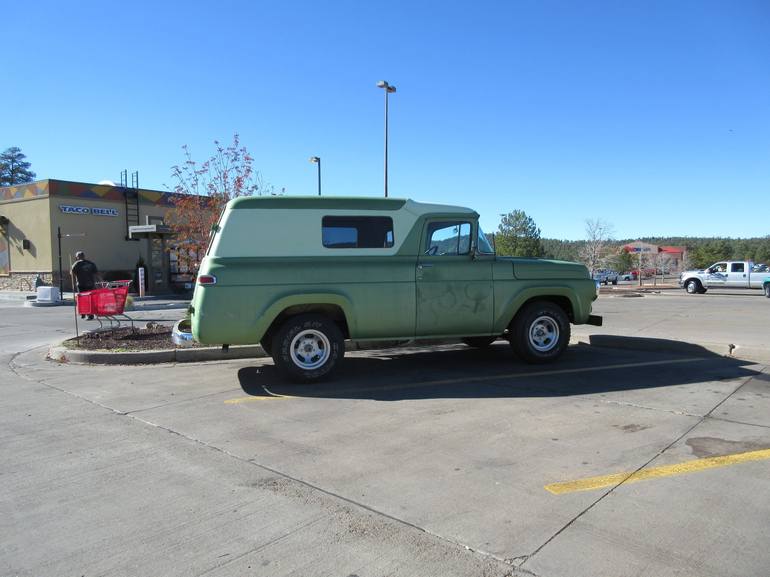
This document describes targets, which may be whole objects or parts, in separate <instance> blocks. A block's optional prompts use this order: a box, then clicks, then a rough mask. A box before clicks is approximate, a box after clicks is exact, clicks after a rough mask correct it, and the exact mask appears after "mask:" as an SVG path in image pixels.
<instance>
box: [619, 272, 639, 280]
mask: <svg viewBox="0 0 770 577" xmlns="http://www.w3.org/2000/svg"><path fill="white" fill-rule="evenodd" d="M638 278H639V275H638V274H637V272H636V271H635V270H630V271H627V272H624V273H623V274H621V275H620V280H636V279H638Z"/></svg>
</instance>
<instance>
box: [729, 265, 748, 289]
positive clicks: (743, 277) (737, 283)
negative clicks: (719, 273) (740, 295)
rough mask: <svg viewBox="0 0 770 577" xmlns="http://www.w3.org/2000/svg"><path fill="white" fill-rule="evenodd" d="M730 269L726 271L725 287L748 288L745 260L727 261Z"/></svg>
mask: <svg viewBox="0 0 770 577" xmlns="http://www.w3.org/2000/svg"><path fill="white" fill-rule="evenodd" d="M729 267H730V270H728V271H727V280H726V281H725V286H726V287H734V288H748V286H749V274H748V271H747V270H746V263H745V262H731V263H729Z"/></svg>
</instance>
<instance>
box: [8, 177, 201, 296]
mask: <svg viewBox="0 0 770 577" xmlns="http://www.w3.org/2000/svg"><path fill="white" fill-rule="evenodd" d="M174 197H175V194H174V193H170V192H162V191H157V190H147V189H134V188H125V187H120V186H111V185H103V184H89V183H85V182H69V181H64V180H53V179H48V180H39V181H37V182H30V183H27V184H21V185H17V186H7V187H0V290H34V288H35V281H36V279H38V277H39V279H40V280H42V281H43V282H44V283H45V284H48V285H53V286H59V285H60V283H61V285H62V286H63V288H64V290H65V291H66V290H71V288H72V286H71V282H70V275H69V269H70V266H71V264H72V262H73V261H74V254H75V252H76V251H78V250H82V251H84V252H85V253H86V258H87V259H89V260H91V261H93V262H95V263H96V266H97V267H98V268H99V271H100V273H101V274H102V275H103V277H105V278H106V279H107V280H116V279H118V278H133V277H134V271H135V270H136V268H137V265H138V264H139V263H140V261H141V262H142V263H144V265H145V267H146V272H147V278H146V287H147V292H149V293H156V294H161V293H165V292H169V291H170V290H172V289H174V288H177V287H180V286H183V285H184V283H185V282H188V283H189V282H190V280H191V277H190V275H189V274H187V271H186V270H179V267H177V263H176V258H175V256H176V255H175V252H174V251H169V250H168V248H169V246H167V245H168V243H169V242H170V236H171V235H170V230H169V229H168V227H167V226H165V225H164V222H165V220H166V214H167V213H168V211H169V210H170V209H171V208H172V207H173V199H174ZM59 255H61V258H60V256H59ZM60 271H61V276H60ZM134 288H135V287H134Z"/></svg>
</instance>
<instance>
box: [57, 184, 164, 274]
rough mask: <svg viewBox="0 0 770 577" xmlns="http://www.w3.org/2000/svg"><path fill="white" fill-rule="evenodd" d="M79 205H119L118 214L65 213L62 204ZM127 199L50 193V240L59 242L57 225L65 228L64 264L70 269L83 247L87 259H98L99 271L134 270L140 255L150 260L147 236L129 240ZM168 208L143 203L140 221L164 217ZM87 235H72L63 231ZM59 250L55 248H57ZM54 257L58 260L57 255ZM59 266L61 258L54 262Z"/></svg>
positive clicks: (103, 206) (95, 261) (109, 207)
mask: <svg viewBox="0 0 770 577" xmlns="http://www.w3.org/2000/svg"><path fill="white" fill-rule="evenodd" d="M62 205H64V206H78V207H81V206H82V207H88V208H90V209H93V208H106V209H116V210H117V211H118V215H117V216H100V215H95V214H72V213H64V212H62V210H61V208H60V207H61V206H62ZM125 209H126V207H125V203H122V202H114V201H104V200H93V199H84V198H71V197H64V196H61V197H59V196H53V197H51V203H50V219H51V242H52V243H53V245H54V246H55V245H56V242H57V239H56V233H57V227H59V226H61V230H62V236H63V238H62V267H63V269H64V271H65V274H66V271H67V270H68V269H69V267H70V266H71V263H72V262H73V261H74V258H75V252H76V251H78V250H82V251H84V252H85V253H86V258H87V259H88V260H91V261H93V262H94V263H96V266H97V267H98V268H99V270H100V271H108V270H133V269H134V267H135V265H136V262H137V260H138V259H139V257H140V256H141V257H142V258H143V259H144V260H145V261H147V260H148V253H147V242H148V241H147V240H139V241H127V240H126V239H125V237H126V213H125ZM167 210H168V209H167V208H166V207H163V206H157V205H151V204H140V208H139V218H140V223H141V224H144V223H145V218H146V217H147V216H151V217H160V218H162V217H163V216H164V215H165V213H166V211H167ZM66 234H71V235H80V234H85V236H69V237H66V236H64V235H66ZM54 250H56V249H54ZM54 260H57V259H56V258H55V259H54ZM54 266H55V267H58V261H57V262H56V263H54Z"/></svg>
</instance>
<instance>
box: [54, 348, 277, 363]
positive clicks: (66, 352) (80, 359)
mask: <svg viewBox="0 0 770 577" xmlns="http://www.w3.org/2000/svg"><path fill="white" fill-rule="evenodd" d="M266 356H267V354H265V351H263V350H262V347H260V346H259V345H244V346H234V347H230V348H229V349H228V351H227V352H224V351H222V348H221V347H201V348H197V349H196V348H191V349H188V348H180V349H165V350H162V351H126V352H120V353H113V352H108V351H84V350H82V349H81V350H77V349H68V348H66V347H62V346H53V347H51V348H50V349H49V351H48V355H47V358H48V359H50V360H52V361H57V362H60V363H84V364H91V365H148V364H155V363H194V362H199V361H221V360H228V359H248V358H260V357H266Z"/></svg>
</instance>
